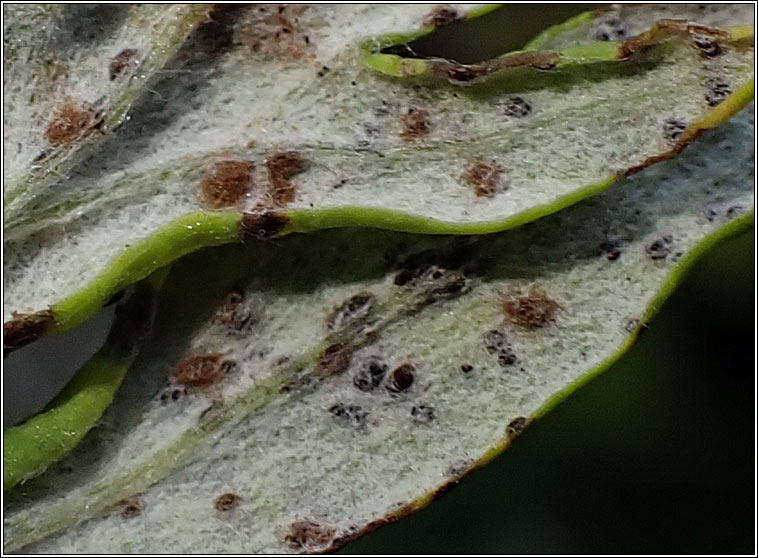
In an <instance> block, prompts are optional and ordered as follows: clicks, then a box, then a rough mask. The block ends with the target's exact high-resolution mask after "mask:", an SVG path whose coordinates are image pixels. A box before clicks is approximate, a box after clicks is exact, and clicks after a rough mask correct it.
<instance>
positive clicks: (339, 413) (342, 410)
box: [329, 403, 369, 428]
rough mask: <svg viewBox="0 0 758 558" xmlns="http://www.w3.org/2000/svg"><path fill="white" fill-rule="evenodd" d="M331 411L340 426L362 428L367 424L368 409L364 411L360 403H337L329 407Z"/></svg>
mask: <svg viewBox="0 0 758 558" xmlns="http://www.w3.org/2000/svg"><path fill="white" fill-rule="evenodd" d="M329 412H330V413H331V414H332V416H333V417H334V418H335V420H336V421H337V423H338V424H339V425H340V426H344V427H350V428H361V427H363V426H365V425H366V420H367V419H368V415H369V413H368V411H364V410H363V408H362V407H360V406H359V405H345V404H343V403H335V404H334V405H332V406H331V407H329Z"/></svg>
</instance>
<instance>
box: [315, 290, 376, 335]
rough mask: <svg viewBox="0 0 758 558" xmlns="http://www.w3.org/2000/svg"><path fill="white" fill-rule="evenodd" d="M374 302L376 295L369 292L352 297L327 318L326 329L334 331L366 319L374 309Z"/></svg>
mask: <svg viewBox="0 0 758 558" xmlns="http://www.w3.org/2000/svg"><path fill="white" fill-rule="evenodd" d="M374 302H375V300H374V295H372V294H371V293H370V292H368V291H362V292H360V293H358V294H356V295H353V296H351V297H350V298H349V299H348V300H346V301H345V302H343V303H342V304H340V305H339V306H337V307H336V308H334V310H332V311H331V313H330V314H329V315H328V316H327V317H326V327H327V328H328V329H329V330H330V331H334V330H337V329H343V328H345V327H346V326H347V325H349V324H351V323H354V322H356V321H359V320H362V319H364V318H365V317H366V316H368V315H369V314H370V313H371V312H372V310H373V309H374Z"/></svg>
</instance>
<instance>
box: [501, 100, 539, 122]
mask: <svg viewBox="0 0 758 558" xmlns="http://www.w3.org/2000/svg"><path fill="white" fill-rule="evenodd" d="M503 112H504V113H505V115H506V116H510V117H512V118H525V117H527V116H529V114H531V112H532V105H530V104H529V103H528V102H527V101H526V100H525V99H524V98H523V97H509V98H508V99H506V101H505V107H504V109H503Z"/></svg>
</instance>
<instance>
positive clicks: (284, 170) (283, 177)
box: [266, 151, 305, 206]
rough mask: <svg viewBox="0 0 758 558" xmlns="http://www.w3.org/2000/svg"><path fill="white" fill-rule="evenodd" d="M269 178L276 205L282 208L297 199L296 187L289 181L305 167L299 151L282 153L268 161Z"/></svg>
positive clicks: (272, 197) (270, 191)
mask: <svg viewBox="0 0 758 558" xmlns="http://www.w3.org/2000/svg"><path fill="white" fill-rule="evenodd" d="M266 167H267V168H268V178H269V194H270V195H271V199H272V200H273V201H274V203H275V204H276V205H279V206H282V205H285V204H287V203H289V202H291V201H293V200H294V199H295V194H296V190H295V186H294V185H293V184H291V183H290V181H289V179H290V178H292V177H293V176H294V175H296V174H297V173H299V172H300V171H302V170H303V168H304V167H305V161H303V158H302V157H301V156H300V154H299V153H298V152H297V151H280V152H278V153H274V154H272V155H270V156H269V157H268V158H267V159H266Z"/></svg>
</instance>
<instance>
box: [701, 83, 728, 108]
mask: <svg viewBox="0 0 758 558" xmlns="http://www.w3.org/2000/svg"><path fill="white" fill-rule="evenodd" d="M703 85H705V88H706V89H707V91H706V93H705V102H706V103H708V106H709V107H715V106H716V105H719V104H721V103H722V102H723V101H724V100H725V99H726V98H727V97H728V96H729V95H731V94H732V88H731V87H730V86H729V84H728V83H726V82H725V81H724V80H722V79H719V78H708V79H707V80H705V83H704V84H703Z"/></svg>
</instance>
